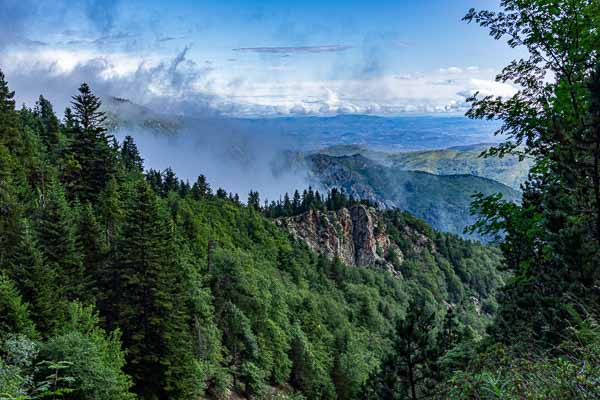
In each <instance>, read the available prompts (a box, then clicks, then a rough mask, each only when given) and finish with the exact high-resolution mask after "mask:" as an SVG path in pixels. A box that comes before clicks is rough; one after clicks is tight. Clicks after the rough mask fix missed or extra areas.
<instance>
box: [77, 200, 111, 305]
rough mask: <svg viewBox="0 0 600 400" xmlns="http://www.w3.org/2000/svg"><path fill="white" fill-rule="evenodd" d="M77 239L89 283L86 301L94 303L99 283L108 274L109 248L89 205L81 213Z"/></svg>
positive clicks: (82, 208)
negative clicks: (106, 265) (106, 267)
mask: <svg viewBox="0 0 600 400" xmlns="http://www.w3.org/2000/svg"><path fill="white" fill-rule="evenodd" d="M77 237H78V240H79V243H80V245H81V250H82V254H83V268H84V271H85V277H86V281H89V285H88V287H87V290H86V292H87V295H88V296H86V297H87V298H86V299H84V300H88V301H89V302H92V300H95V299H96V297H97V295H98V289H99V288H100V285H99V283H100V282H101V281H102V279H103V276H102V275H103V274H104V273H105V272H106V270H105V263H106V257H107V253H108V246H107V245H106V241H105V240H104V238H105V236H104V234H103V231H102V227H101V226H100V224H99V223H98V222H97V220H96V216H95V214H94V210H93V209H92V206H91V205H90V204H89V203H87V204H84V205H83V206H82V207H81V210H80V211H79V221H78V224H77Z"/></svg>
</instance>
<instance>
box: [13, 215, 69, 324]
mask: <svg viewBox="0 0 600 400" xmlns="http://www.w3.org/2000/svg"><path fill="white" fill-rule="evenodd" d="M21 228H22V229H21V234H20V241H19V247H18V249H17V257H15V259H14V261H13V263H12V267H11V269H10V276H11V277H12V280H13V282H15V284H16V285H17V287H18V289H19V291H20V292H21V294H22V295H23V296H24V298H25V299H27V302H28V303H29V311H30V314H31V317H32V320H33V321H35V324H36V325H37V327H38V330H39V332H41V333H42V334H43V335H49V334H50V333H51V332H52V331H53V330H54V328H55V327H56V326H57V325H59V324H60V322H61V321H62V318H63V313H64V307H65V301H64V298H63V287H62V285H61V284H60V279H61V278H62V277H60V276H59V275H58V271H57V270H56V269H55V268H53V266H52V265H50V264H46V263H45V262H44V258H43V255H42V252H41V250H40V249H39V245H38V243H37V241H36V238H35V236H34V235H33V232H32V230H31V228H30V226H29V223H28V222H27V221H26V220H24V221H22V227H21Z"/></svg>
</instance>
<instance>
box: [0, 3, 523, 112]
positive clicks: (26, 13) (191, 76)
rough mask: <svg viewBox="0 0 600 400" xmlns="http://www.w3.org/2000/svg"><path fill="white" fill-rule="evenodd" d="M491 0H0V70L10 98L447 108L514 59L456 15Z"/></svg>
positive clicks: (498, 91)
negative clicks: (91, 96)
mask: <svg viewBox="0 0 600 400" xmlns="http://www.w3.org/2000/svg"><path fill="white" fill-rule="evenodd" d="M498 3H499V1H498V0H411V1H407V0H395V1H383V0H371V1H355V0H345V1H338V0H333V1H325V0H322V1H313V0H305V1H283V0H279V1H275V0H268V1H240V0H228V1H192V0H169V1H161V0H145V1H123V0H83V1H66V0H53V1H45V0H38V1H34V0H0V10H1V12H0V69H2V70H3V71H4V72H5V74H6V76H7V79H8V80H9V84H10V85H11V87H12V88H13V89H14V90H16V91H17V98H18V100H19V101H21V102H26V103H29V104H31V103H32V102H33V101H35V99H36V98H37V96H38V95H39V94H40V91H41V92H42V93H43V94H44V95H45V96H46V97H48V98H49V99H50V100H51V101H53V102H55V103H56V104H58V105H59V106H62V105H66V104H68V101H69V96H70V95H71V94H72V93H74V91H75V90H76V88H77V86H78V85H79V84H80V83H81V82H83V81H87V82H89V83H90V84H91V85H92V89H94V90H96V91H97V92H98V93H100V94H101V95H103V96H116V97H122V98H127V99H130V100H132V101H134V102H136V103H140V104H144V105H148V106H153V107H155V108H160V110H159V111H168V112H176V113H186V114H194V113H216V114H220V115H234V116H281V115H336V114H347V113H357V114H375V115H380V114H381V115H385V114H402V113H425V114H428V113H459V112H464V110H465V109H466V103H465V99H466V98H467V97H468V96H470V95H471V94H472V93H474V92H476V91H479V92H480V93H481V94H495V95H501V96H508V95H511V94H512V93H513V92H514V90H515V88H513V87H511V86H509V85H507V84H502V83H498V82H495V81H494V77H495V75H496V74H497V73H498V72H499V71H500V70H501V68H502V67H503V66H504V65H506V64H507V63H508V62H510V60H512V59H514V58H517V57H520V56H522V55H521V54H519V53H518V51H517V50H514V49H510V48H509V47H508V46H507V45H506V44H505V43H503V42H501V41H495V40H493V39H492V38H491V37H490V36H489V35H488V33H487V32H486V31H485V30H484V29H483V28H480V27H478V26H476V25H474V24H471V25H469V24H466V23H465V22H463V21H461V18H462V17H463V16H464V15H465V14H466V12H467V11H468V10H469V9H470V8H471V7H475V8H478V9H490V10H496V9H497V6H498Z"/></svg>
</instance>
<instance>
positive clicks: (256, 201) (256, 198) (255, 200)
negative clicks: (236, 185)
mask: <svg viewBox="0 0 600 400" xmlns="http://www.w3.org/2000/svg"><path fill="white" fill-rule="evenodd" d="M248 207H250V208H251V209H253V210H256V211H258V210H260V195H259V194H258V192H256V191H252V190H251V191H250V193H248Z"/></svg>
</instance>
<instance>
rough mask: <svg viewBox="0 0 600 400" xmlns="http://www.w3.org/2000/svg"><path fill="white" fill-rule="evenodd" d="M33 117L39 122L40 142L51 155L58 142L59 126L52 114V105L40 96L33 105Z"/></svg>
mask: <svg viewBox="0 0 600 400" xmlns="http://www.w3.org/2000/svg"><path fill="white" fill-rule="evenodd" d="M34 115H35V116H36V117H37V118H38V120H39V122H40V132H39V133H40V136H41V137H42V142H43V143H44V145H45V146H46V148H47V149H48V150H49V152H50V154H52V153H54V152H55V151H56V149H57V148H58V145H59V142H60V124H59V121H58V118H57V117H56V114H54V110H53V109H52V104H50V102H49V101H48V100H47V99H45V98H44V96H41V95H40V98H39V99H38V101H37V103H36V105H35V109H34Z"/></svg>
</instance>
